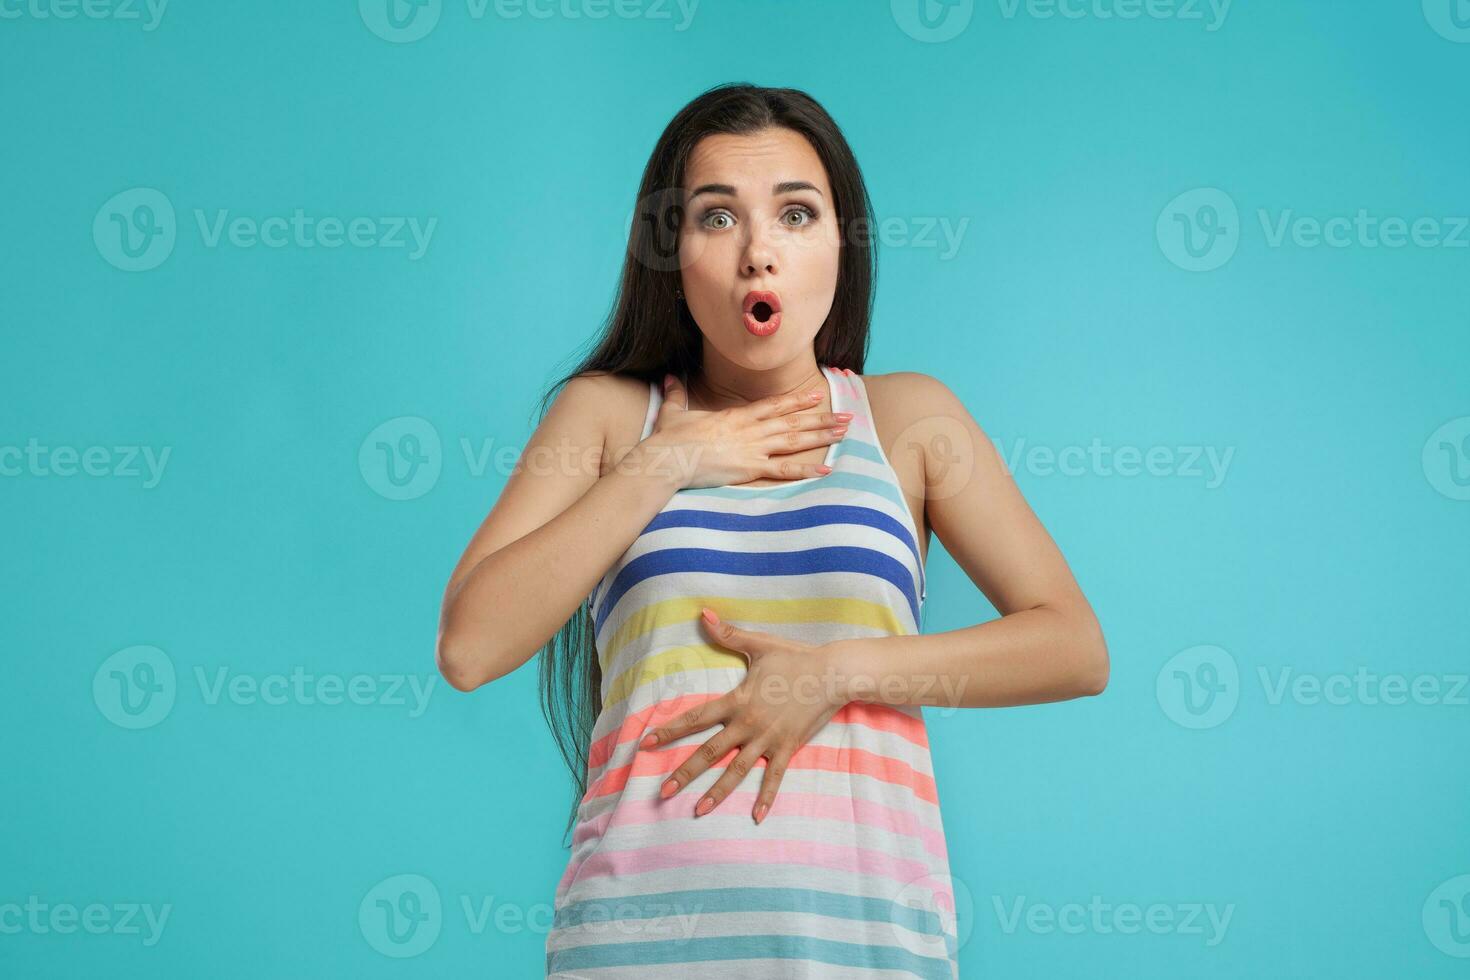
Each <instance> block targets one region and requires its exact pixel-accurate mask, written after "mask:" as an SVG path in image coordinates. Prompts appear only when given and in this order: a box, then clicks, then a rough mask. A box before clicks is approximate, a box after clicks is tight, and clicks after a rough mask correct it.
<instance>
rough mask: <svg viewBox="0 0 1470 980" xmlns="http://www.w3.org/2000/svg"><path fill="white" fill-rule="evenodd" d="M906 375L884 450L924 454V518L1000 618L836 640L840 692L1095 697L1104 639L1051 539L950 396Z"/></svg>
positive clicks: (937, 697)
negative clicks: (898, 418)
mask: <svg viewBox="0 0 1470 980" xmlns="http://www.w3.org/2000/svg"><path fill="white" fill-rule="evenodd" d="M907 383H908V384H909V385H910V386H911V387H910V390H911V392H912V396H911V398H910V399H908V400H907V402H908V404H909V405H911V406H912V411H911V412H910V413H908V414H910V415H911V416H912V417H913V421H912V422H911V423H910V424H908V425H906V426H905V427H904V429H903V432H902V434H901V435H900V436H899V438H898V441H897V444H896V445H895V446H894V453H906V452H919V453H922V454H923V458H924V462H925V465H924V474H925V484H926V486H925V491H924V493H925V505H924V507H925V514H926V515H927V517H928V519H929V524H930V526H931V527H932V528H933V529H934V532H935V534H937V535H938V537H939V539H940V540H941V541H942V542H943V543H944V547H945V550H946V551H948V552H949V553H950V554H951V555H953V556H954V559H955V561H956V562H958V563H959V565H960V566H961V567H962V568H963V569H964V570H965V572H966V573H967V574H968V575H969V576H970V579H971V580H972V581H973V582H974V583H975V585H976V586H977V587H978V588H979V589H980V590H981V591H982V592H983V593H984V594H985V596H986V598H988V599H989V600H990V602H991V604H992V605H994V606H995V608H996V609H997V610H998V611H999V612H1000V614H1001V616H1000V618H999V619H993V620H990V621H988V622H984V623H980V624H978V625H975V626H968V627H965V628H963V629H957V630H950V631H948V632H944V633H931V634H919V635H913V636H894V637H886V636H885V637H875V638H871V639H854V640H844V641H841V645H842V647H843V653H842V657H841V658H840V659H841V662H842V664H843V667H842V673H843V675H844V683H845V684H848V685H851V686H850V687H846V688H845V690H847V691H848V692H849V693H850V694H851V696H852V697H851V699H852V700H864V701H878V702H881V703H886V704H934V705H946V706H949V707H966V708H975V707H1003V706H1008V705H1020V704H1037V703H1042V702H1047V701H1062V700H1067V699H1069V698H1076V697H1082V696H1085V695H1093V694H1100V693H1101V692H1102V691H1103V689H1104V688H1105V687H1106V686H1107V683H1108V651H1107V644H1106V643H1105V642H1104V640H1103V634H1102V629H1101V626H1100V625H1099V623H1098V621H1097V617H1096V616H1095V615H1094V613H1093V611H1092V607H1091V605H1089V603H1088V602H1087V599H1086V598H1085V597H1084V596H1083V594H1082V590H1081V589H1080V588H1079V587H1078V585H1077V582H1076V580H1075V579H1074V578H1073V576H1072V572H1071V570H1070V569H1069V568H1068V567H1067V563H1066V561H1065V560H1064V559H1063V558H1062V554H1061V552H1060V551H1059V550H1058V549H1057V546H1056V543H1055V542H1054V541H1053V540H1052V538H1051V536H1050V535H1049V534H1047V532H1046V529H1045V528H1044V527H1042V525H1041V522H1040V521H1039V520H1038V519H1037V517H1036V515H1035V513H1033V512H1032V510H1031V508H1030V506H1028V505H1027V503H1026V501H1025V499H1024V498H1023V497H1022V496H1021V492H1020V490H1019V489H1018V488H1017V487H1016V482H1015V480H1014V479H1013V478H1012V477H1011V475H1010V473H1009V472H1007V471H1006V468H1005V464H1004V462H1003V461H1002V460H1001V458H1000V454H999V453H998V452H997V451H996V449H995V446H994V445H993V444H992V443H991V441H990V439H989V438H988V437H987V436H986V435H985V433H984V432H983V431H981V429H980V426H979V425H978V424H976V422H975V420H974V419H973V418H971V417H970V413H969V412H968V411H966V409H965V407H964V405H963V404H962V403H961V402H960V401H959V399H958V398H956V397H955V395H954V393H953V392H952V391H950V389H949V388H948V387H947V386H945V385H944V384H943V383H942V382H940V381H938V380H937V379H935V378H931V377H928V376H927V375H920V374H911V375H910V377H909V378H908V382H907ZM885 685H886V686H887V689H886V690H884V686H885Z"/></svg>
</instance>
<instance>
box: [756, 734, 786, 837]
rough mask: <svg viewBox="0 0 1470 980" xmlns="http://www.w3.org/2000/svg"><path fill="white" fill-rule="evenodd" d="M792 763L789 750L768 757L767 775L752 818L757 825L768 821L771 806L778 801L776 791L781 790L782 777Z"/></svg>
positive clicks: (762, 781) (763, 779) (762, 782)
mask: <svg viewBox="0 0 1470 980" xmlns="http://www.w3.org/2000/svg"><path fill="white" fill-rule="evenodd" d="M790 761H791V752H790V751H789V750H781V751H777V752H775V753H774V754H767V756H766V773H765V776H764V777H762V779H761V790H760V793H759V794H757V795H756V798H755V809H754V810H752V811H751V814H750V815H751V816H752V817H753V818H754V819H755V822H756V823H760V822H761V821H762V820H764V819H766V814H767V813H769V812H770V811H771V804H772V803H773V802H774V801H775V799H776V791H777V790H778V789H780V788H781V777H782V776H785V775H786V764H787V763H788V762H790Z"/></svg>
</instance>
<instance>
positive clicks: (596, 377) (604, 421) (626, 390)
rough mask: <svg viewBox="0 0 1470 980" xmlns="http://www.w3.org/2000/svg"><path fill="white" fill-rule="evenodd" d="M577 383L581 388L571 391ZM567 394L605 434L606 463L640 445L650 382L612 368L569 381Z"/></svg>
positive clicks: (606, 466) (580, 375) (603, 468)
mask: <svg viewBox="0 0 1470 980" xmlns="http://www.w3.org/2000/svg"><path fill="white" fill-rule="evenodd" d="M573 385H576V386H577V388H578V390H577V391H576V392H575V393H571V391H570V389H571V388H572V386H573ZM567 390H568V392H569V394H568V397H569V398H571V399H572V400H573V404H574V405H575V406H576V409H577V410H578V411H579V412H585V413H586V414H587V416H588V419H587V421H588V422H589V423H590V424H594V425H596V426H597V431H598V433H599V434H600V435H601V437H602V446H603V450H604V451H603V453H602V459H603V466H602V472H603V473H606V472H607V469H608V468H609V466H610V464H611V462H612V461H613V460H616V459H618V458H619V457H620V456H622V455H623V453H625V452H627V451H628V450H629V449H631V448H632V447H633V446H635V445H637V443H638V437H639V436H640V435H642V434H643V419H644V417H645V416H646V415H647V413H648V382H647V381H644V380H643V379H641V378H635V377H633V376H631V375H627V374H616V373H614V372H611V371H585V372H583V373H582V374H579V375H577V376H576V377H574V378H572V379H571V380H570V381H568V382H567Z"/></svg>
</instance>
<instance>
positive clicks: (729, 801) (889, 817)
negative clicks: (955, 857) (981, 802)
mask: <svg viewBox="0 0 1470 980" xmlns="http://www.w3.org/2000/svg"><path fill="white" fill-rule="evenodd" d="M759 795H760V793H759V791H758V790H750V791H748V792H745V791H736V792H733V793H731V794H730V795H729V796H727V797H725V798H724V799H723V800H721V801H720V805H719V806H717V807H716V808H715V809H714V810H712V811H711V812H712V813H726V812H735V813H749V812H751V811H753V810H754V809H755V801H756V797H757V796H759ZM674 799H678V796H675V797H674ZM661 802H662V801H661V800H657V799H647V800H641V799H625V800H623V801H621V802H620V803H619V804H618V806H617V808H616V809H610V810H605V811H603V812H602V813H601V814H599V815H598V816H597V817H596V818H594V819H592V820H584V821H582V822H581V823H579V824H577V828H576V830H575V831H574V832H573V834H572V846H573V847H575V846H577V845H578V844H580V843H582V842H583V841H585V840H587V839H588V838H592V837H602V836H604V835H606V834H607V833H608V832H609V831H611V830H613V829H614V828H615V827H627V826H636V825H638V824H648V823H658V822H660V821H663V820H667V819H669V816H668V813H667V807H663V806H660V805H659V804H660V803H661ZM788 814H789V815H791V816H797V815H800V816H802V817H820V818H823V819H827V820H841V821H843V822H846V823H853V824H864V825H867V826H870V827H880V828H882V829H883V830H886V831H888V832H889V833H892V834H897V835H899V836H901V837H911V838H914V839H916V840H920V841H922V842H923V844H924V848H925V849H926V850H928V851H929V853H931V854H933V855H935V856H936V857H941V858H945V859H946V860H947V859H948V857H949V849H948V848H947V847H946V846H945V841H944V834H943V832H942V831H939V830H933V829H930V828H928V827H925V826H924V825H923V824H921V823H920V822H919V819H918V817H917V816H915V814H914V813H913V812H912V811H910V810H898V809H895V808H893V807H891V806H884V805H883V804H882V803H874V802H872V801H871V800H861V799H854V798H853V797H849V796H831V795H829V794H826V793H782V792H780V791H779V790H778V791H777V793H776V798H775V800H773V801H772V803H771V811H770V813H768V814H767V815H766V819H767V820H769V819H771V818H772V817H780V816H786V815H788ZM614 817H616V818H617V821H616V823H614V821H613V818H614ZM690 817H691V819H692V814H690Z"/></svg>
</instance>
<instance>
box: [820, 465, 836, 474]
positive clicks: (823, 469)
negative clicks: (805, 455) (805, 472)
mask: <svg viewBox="0 0 1470 980" xmlns="http://www.w3.org/2000/svg"><path fill="white" fill-rule="evenodd" d="M817 472H818V473H822V474H826V473H831V472H832V467H830V466H828V465H827V464H826V463H822V464H820V465H818V466H817Z"/></svg>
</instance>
